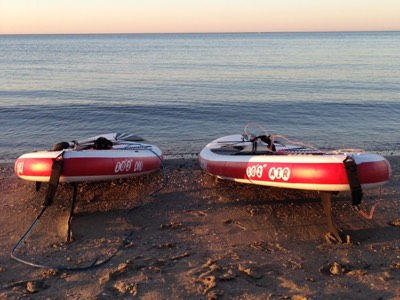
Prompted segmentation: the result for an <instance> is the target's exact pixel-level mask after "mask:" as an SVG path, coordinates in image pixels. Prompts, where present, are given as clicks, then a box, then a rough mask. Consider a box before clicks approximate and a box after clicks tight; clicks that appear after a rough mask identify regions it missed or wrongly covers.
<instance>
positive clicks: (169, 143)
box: [0, 32, 400, 161]
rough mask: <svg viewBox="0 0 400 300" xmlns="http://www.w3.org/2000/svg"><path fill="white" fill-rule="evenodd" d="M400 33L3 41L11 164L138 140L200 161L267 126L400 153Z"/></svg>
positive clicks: (3, 150)
mask: <svg viewBox="0 0 400 300" xmlns="http://www.w3.org/2000/svg"><path fill="white" fill-rule="evenodd" d="M398 49H400V32H363V33H261V34H163V35H157V34H152V35H135V34H132V35H3V36H1V35H0V78H1V79H0V132H1V139H0V161H12V160H14V159H15V158H16V157H17V156H19V155H21V154H22V153H25V152H31V151H33V150H38V149H47V148H51V146H52V145H53V144H54V143H57V142H59V141H63V140H66V141H70V140H74V139H81V138H87V137H90V136H94V135H98V134H101V133H109V132H116V131H121V132H132V133H135V134H138V135H140V136H143V137H144V138H146V139H147V140H149V141H150V142H152V143H154V144H157V145H158V146H160V148H162V150H163V152H164V153H165V154H182V153H198V152H199V151H200V150H201V148H202V147H204V145H205V144H207V143H208V142H210V141H211V140H213V139H215V138H217V137H220V136H222V135H227V134H235V133H240V132H242V131H243V127H244V126H245V125H246V123H248V122H257V123H259V124H261V125H263V126H264V127H266V128H267V130H269V132H271V133H279V134H283V135H286V136H287V137H289V138H291V139H295V140H299V141H302V142H306V143H309V144H313V145H315V146H317V147H320V148H334V149H337V148H363V149H366V150H370V151H384V152H387V153H391V152H396V151H397V152H398V151H400V132H399V129H400V126H399V124H400V121H399V119H400V118H399V117H400V55H399V54H398Z"/></svg>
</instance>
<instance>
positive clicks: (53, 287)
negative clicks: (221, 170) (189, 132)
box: [0, 156, 400, 299]
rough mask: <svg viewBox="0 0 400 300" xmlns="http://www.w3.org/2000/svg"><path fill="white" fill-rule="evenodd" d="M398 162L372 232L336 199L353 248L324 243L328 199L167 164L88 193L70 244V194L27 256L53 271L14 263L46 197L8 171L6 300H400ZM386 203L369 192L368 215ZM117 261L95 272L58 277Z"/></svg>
mask: <svg viewBox="0 0 400 300" xmlns="http://www.w3.org/2000/svg"><path fill="white" fill-rule="evenodd" d="M388 159H389V160H390V162H391V164H392V168H393V176H392V180H391V182H390V183H389V184H387V185H385V186H384V187H383V189H382V191H381V198H382V201H381V202H380V203H379V205H378V206H377V208H376V210H375V214H374V218H373V219H372V220H365V219H363V218H362V217H361V216H359V215H358V214H357V212H356V211H355V210H354V209H353V208H352V206H351V200H350V196H349V194H346V193H342V194H339V195H338V196H336V197H335V198H334V201H333V213H334V218H335V220H336V223H337V224H338V225H339V227H340V229H342V230H343V234H344V236H348V240H347V243H344V244H337V243H330V242H329V241H327V240H326V239H325V237H324V236H325V232H326V231H327V225H326V221H325V217H324V214H323V209H322V205H321V202H320V200H319V195H318V193H315V192H305V191H295V190H284V189H277V188H266V187H259V186H251V185H241V184H236V183H232V182H224V181H219V180H216V179H215V178H213V177H212V176H210V175H207V174H205V173H203V172H202V171H201V170H200V169H199V167H198V164H197V160H196V157H181V158H176V159H168V160H166V168H165V172H164V173H163V172H157V173H154V174H151V175H148V176H145V177H140V178H133V179H129V180H120V181H115V182H99V183H85V184H82V185H80V186H79V188H78V191H79V195H78V201H77V204H76V208H75V215H74V217H73V220H72V234H73V239H74V241H73V242H69V243H67V242H65V239H66V233H67V229H66V228H67V225H66V224H67V219H68V214H69V209H70V203H71V198H72V187H71V186H70V185H67V184H63V185H60V186H59V189H58V192H57V196H56V199H55V201H54V203H53V205H52V206H50V207H49V208H48V209H47V210H46V212H45V213H44V214H43V216H42V217H41V218H40V220H39V222H38V223H37V225H36V227H35V228H34V229H33V230H32V232H31V234H30V235H29V236H28V237H27V239H26V240H25V241H24V242H23V243H22V244H21V245H20V246H19V248H18V249H17V251H16V255H17V256H18V257H19V258H22V259H24V260H28V261H30V262H33V263H35V264H39V265H44V266H47V267H49V268H38V267H33V266H30V265H26V264H23V263H21V262H19V261H16V260H13V259H11V258H10V252H11V250H12V249H13V247H14V245H16V243H17V242H18V241H19V239H20V238H21V236H22V235H23V234H24V233H25V231H26V230H27V229H28V228H29V226H30V225H31V224H32V222H33V221H34V220H35V218H36V216H37V215H38V213H39V212H40V210H41V204H42V202H43V199H44V197H45V194H46V185H44V186H43V188H42V189H41V190H40V191H39V192H36V191H35V186H34V184H33V183H32V182H26V181H23V180H20V179H18V178H16V177H15V176H14V175H13V172H12V165H10V164H3V165H0V168H1V169H0V171H1V173H0V187H1V196H0V197H1V201H0V207H1V217H0V228H1V229H0V244H1V250H0V251H1V252H0V299H129V298H137V299H400V227H399V220H400V209H399V208H400V200H399V191H400V185H399V183H400V176H399V174H400V172H399V171H400V157H397V156H390V157H388ZM164 183H167V184H166V185H165V186H164V187H163V188H162V189H161V190H159V191H157V190H158V189H159V188H160V187H162V186H163V185H164ZM155 191H156V192H155ZM153 192H155V193H154V194H152V193H153ZM379 197H380V192H379V190H376V191H366V192H365V196H364V201H363V206H364V207H365V208H366V209H368V208H369V207H371V205H372V203H373V201H374V200H376V199H378V198H379ZM117 250H118V251H117ZM115 251H117V252H116V253H115V255H114V256H113V257H112V258H111V260H109V261H107V262H106V263H104V264H102V265H100V266H98V267H95V268H89V269H86V270H81V271H71V270H56V268H58V267H62V268H66V269H68V268H77V267H87V266H89V265H90V264H92V263H93V262H95V261H96V259H97V263H100V262H101V261H103V260H105V259H107V258H108V257H109V256H110V255H112V254H113V253H114V252H115Z"/></svg>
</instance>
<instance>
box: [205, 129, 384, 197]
mask: <svg viewBox="0 0 400 300" xmlns="http://www.w3.org/2000/svg"><path fill="white" fill-rule="evenodd" d="M268 140H269V139H268ZM199 163H200V166H201V168H202V169H203V170H204V171H206V172H207V173H210V174H212V175H215V176H217V177H219V178H221V179H226V180H233V181H237V182H241V183H249V184H257V185H265V186H273V187H281V188H291V189H302V190H316V191H326V192H341V191H352V192H353V191H354V190H355V189H373V188H377V187H380V186H382V185H383V184H385V183H387V182H388V181H389V178H390V175H391V167H390V164H389V162H388V161H387V160H386V159H385V158H384V157H382V156H380V155H377V154H373V153H366V152H350V151H339V150H338V151H320V150H317V149H314V148H308V147H305V146H301V145H287V144H282V143H278V142H275V143H273V145H271V144H270V143H268V141H266V140H265V139H264V141H262V139H259V138H255V137H254V136H249V135H247V134H236V135H230V136H225V137H221V138H219V139H216V140H214V141H212V142H211V143H209V144H208V145H206V146H205V147H204V148H203V149H202V151H201V152H200V155H199Z"/></svg>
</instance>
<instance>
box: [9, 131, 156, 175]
mask: <svg viewBox="0 0 400 300" xmlns="http://www.w3.org/2000/svg"><path fill="white" fill-rule="evenodd" d="M53 149H55V150H46V151H36V152H31V153H26V154H23V155H21V156H20V157H19V158H18V159H17V160H16V161H15V164H14V171H15V174H16V175H17V176H18V177H19V178H22V179H25V180H30V181H36V182H49V180H50V176H51V173H52V167H53V163H54V161H58V160H62V161H63V164H62V170H61V172H60V176H59V181H60V182H84V181H99V180H114V179H119V178H126V177H132V176H138V175H143V174H147V173H150V172H153V171H156V170H158V169H160V168H161V167H162V152H161V150H160V149H159V148H158V147H157V146H154V145H151V144H147V143H145V142H144V140H143V139H142V138H140V137H138V136H136V135H132V134H126V133H110V134H103V135H99V136H95V137H92V138H89V139H85V140H81V141H73V142H71V143H68V142H61V143H58V144H56V145H55V146H54V147H53Z"/></svg>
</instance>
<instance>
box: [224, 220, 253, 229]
mask: <svg viewBox="0 0 400 300" xmlns="http://www.w3.org/2000/svg"><path fill="white" fill-rule="evenodd" d="M224 224H226V225H229V224H232V225H234V226H236V227H238V228H240V229H242V230H246V229H247V227H246V226H245V225H243V224H242V223H240V222H239V221H236V220H232V219H228V220H225V221H224Z"/></svg>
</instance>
